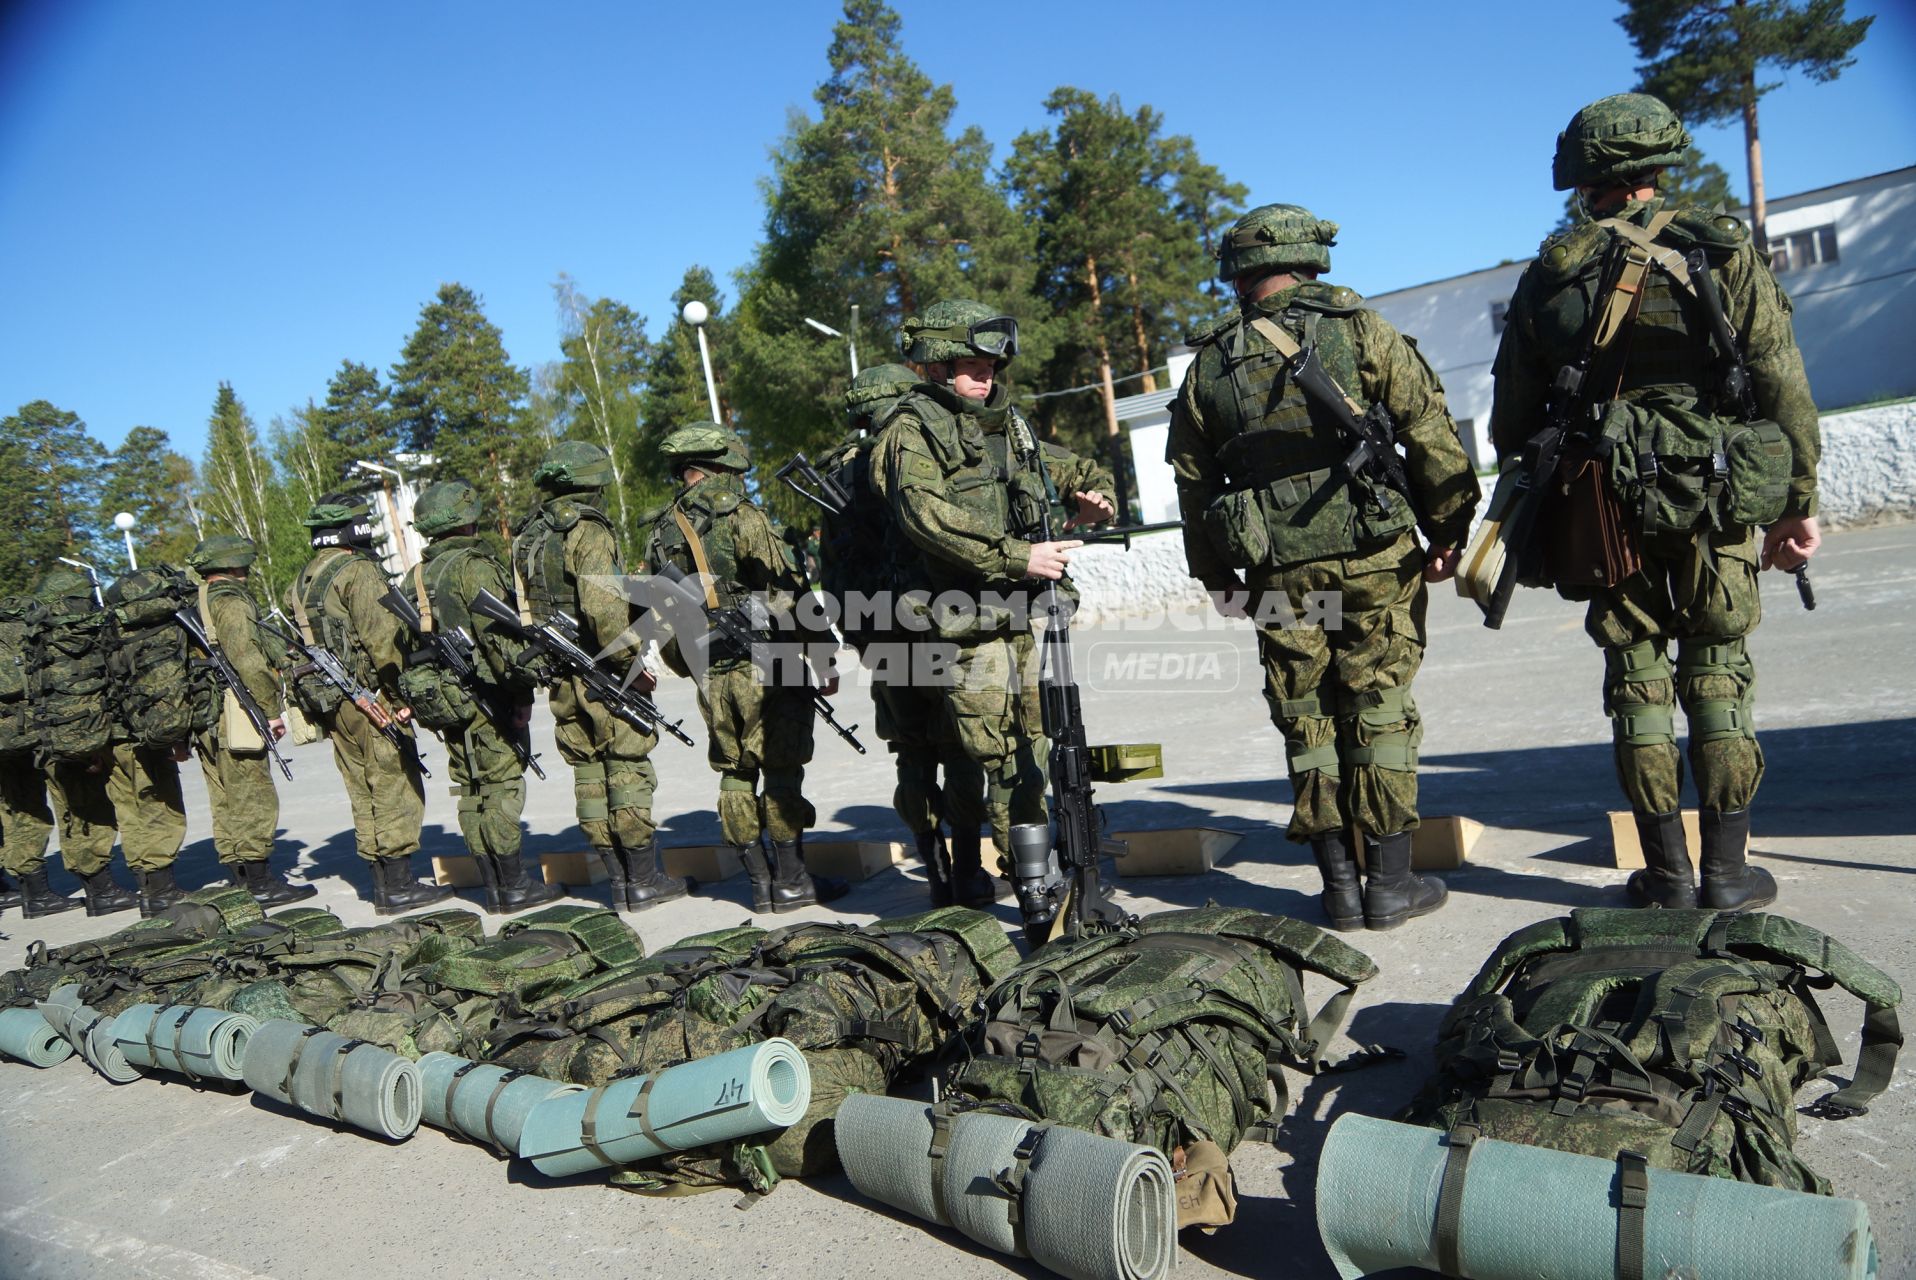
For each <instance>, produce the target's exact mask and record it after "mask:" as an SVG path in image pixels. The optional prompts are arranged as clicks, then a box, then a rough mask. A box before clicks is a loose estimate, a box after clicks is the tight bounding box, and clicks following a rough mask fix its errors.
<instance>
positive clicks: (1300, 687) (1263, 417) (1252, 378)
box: [1165, 204, 1478, 929]
mask: <svg viewBox="0 0 1916 1280" xmlns="http://www.w3.org/2000/svg"><path fill="white" fill-rule="evenodd" d="M1336 234H1337V224H1336V223H1334V222H1325V221H1322V220H1320V219H1319V218H1317V217H1315V216H1314V215H1312V214H1311V213H1310V212H1309V211H1308V210H1306V209H1303V208H1300V207H1298V206H1296V205H1287V204H1273V205H1264V206H1262V207H1260V208H1257V209H1253V210H1252V211H1251V212H1249V213H1247V214H1245V215H1244V217H1242V218H1240V219H1239V220H1238V222H1237V224H1236V225H1235V226H1234V227H1233V228H1232V229H1231V233H1230V235H1229V236H1228V237H1227V238H1226V240H1225V242H1224V245H1223V247H1222V249H1221V251H1220V253H1219V262H1218V278H1219V279H1221V280H1225V281H1228V282H1230V283H1231V285H1232V286H1233V287H1234V288H1235V290H1236V291H1237V296H1238V301H1239V304H1240V309H1239V313H1238V314H1237V315H1234V316H1231V317H1230V318H1228V319H1226V320H1224V321H1223V322H1221V323H1219V324H1217V325H1214V326H1212V327H1211V328H1209V329H1206V330H1203V331H1201V332H1200V333H1198V334H1197V335H1195V336H1194V337H1193V338H1192V339H1191V340H1190V341H1191V345H1192V346H1194V347H1196V348H1197V358H1196V360H1195V361H1193V363H1192V365H1191V370H1190V372H1189V373H1188V374H1187V375H1186V376H1185V379H1184V385H1183V386H1182V387H1180V388H1179V389H1178V394H1177V399H1176V401H1175V402H1174V404H1173V406H1172V411H1171V427H1170V433H1169V437H1168V440H1167V442H1166V446H1165V455H1166V460H1167V461H1169V462H1170V464H1171V466H1172V468H1173V470H1174V471H1175V472H1176V474H1177V486H1178V505H1179V508H1180V509H1181V511H1182V513H1183V517H1184V522H1185V524H1184V549H1185V556H1186V559H1187V560H1188V562H1189V564H1190V569H1191V576H1192V577H1194V578H1196V579H1198V580H1199V581H1200V582H1202V583H1203V584H1204V587H1205V589H1206V590H1207V591H1209V592H1210V593H1212V598H1213V600H1214V601H1215V602H1216V603H1217V606H1218V609H1219V611H1220V612H1222V613H1224V614H1226V615H1227V616H1239V617H1242V616H1247V605H1248V606H1249V607H1250V608H1249V611H1248V616H1250V617H1252V618H1253V620H1254V621H1255V622H1256V623H1257V638H1258V650H1259V653H1260V655H1261V657H1262V659H1263V662H1264V674H1265V698H1266V700H1267V701H1268V703H1269V704H1270V711H1271V719H1272V722H1273V723H1274V724H1275V725H1276V726H1277V729H1278V731H1279V732H1280V733H1282V734H1283V735H1284V745H1285V754H1286V758H1287V764H1288V766H1289V771H1290V777H1291V788H1292V791H1293V793H1294V795H1295V797H1296V807H1295V809H1294V810H1293V812H1292V815H1291V823H1290V829H1289V832H1288V834H1289V836H1290V838H1291V839H1292V840H1295V841H1299V842H1306V841H1308V842H1309V843H1310V845H1311V848H1312V851H1313V853H1314V854H1315V856H1316V861H1317V865H1318V870H1319V872H1320V873H1321V874H1322V877H1323V883H1324V892H1323V898H1322V901H1323V905H1324V909H1325V913H1326V914H1327V915H1328V916H1329V917H1330V922H1331V926H1332V927H1333V928H1336V929H1356V928H1359V927H1364V926H1368V927H1369V928H1372V929H1390V928H1395V927H1396V926H1398V925H1401V924H1403V923H1404V922H1405V921H1406V920H1408V919H1410V918H1411V917H1412V916H1415V915H1422V914H1424V913H1426V912H1430V911H1434V910H1436V909H1437V908H1438V907H1439V906H1441V905H1442V904H1443V901H1444V896H1445V890H1444V886H1443V884H1442V882H1441V881H1439V880H1436V879H1434V878H1426V877H1422V876H1416V875H1413V874H1412V873H1411V870H1410V856H1411V850H1410V839H1411V835H1410V833H1411V831H1412V829H1413V828H1415V827H1416V825H1417V820H1418V819H1417V744H1418V741H1419V739H1420V738H1421V737H1422V723H1421V721H1420V720H1419V719H1418V715H1417V704H1416V702H1415V701H1414V700H1413V699H1412V697H1411V692H1410V686H1411V680H1412V678H1413V677H1414V676H1415V675H1416V674H1417V667H1418V665H1419V664H1420V663H1421V662H1422V660H1423V655H1424V606H1425V588H1424V584H1425V581H1426V580H1429V581H1442V580H1443V579H1445V578H1448V577H1450V576H1451V575H1452V574H1453V573H1454V572H1455V569H1456V563H1457V557H1458V550H1459V548H1461V547H1462V546H1463V543H1464V539H1465V536H1466V535H1467V534H1468V532H1469V530H1470V520H1471V515H1472V513H1473V512H1474V511H1475V509H1476V505H1477V497H1478V489H1477V480H1476V477H1475V475H1474V474H1473V473H1472V471H1471V466H1470V460H1469V458H1468V457H1466V456H1465V454H1464V450H1463V446H1462V444H1461V443H1460V442H1459V441H1458V438H1457V427H1456V424H1455V423H1453V422H1452V421H1451V418H1450V413H1449V411H1448V410H1446V409H1445V407H1444V397H1443V390H1442V388H1441V387H1440V386H1439V384H1438V381H1437V377H1436V375H1435V374H1433V373H1432V372H1431V369H1430V366H1429V365H1428V364H1427V363H1425V361H1424V358H1423V356H1422V355H1421V354H1419V353H1418V351H1417V347H1416V344H1415V343H1414V342H1412V341H1411V340H1410V339H1409V338H1407V337H1405V336H1403V335H1401V334H1399V333H1398V332H1397V331H1396V330H1395V329H1393V328H1392V327H1391V326H1390V324H1389V323H1388V322H1387V321H1386V320H1385V319H1384V318H1383V317H1382V316H1380V315H1378V314H1377V313H1376V312H1375V311H1371V310H1368V309H1366V308H1365V307H1364V306H1363V305H1362V304H1363V299H1361V298H1360V297H1358V296H1357V294H1355V293H1353V292H1352V291H1351V290H1349V289H1345V288H1342V287H1340V286H1337V285H1332V284H1328V283H1322V282H1320V281H1319V280H1318V279H1317V277H1318V274H1319V273H1320V272H1324V271H1328V270H1330V246H1331V245H1332V244H1334V243H1335V237H1336ZM1286 347H1289V348H1291V349H1292V350H1293V351H1296V350H1300V349H1302V350H1311V351H1314V352H1315V353H1316V356H1317V358H1318V359H1319V360H1320V361H1321V362H1322V364H1323V367H1324V369H1325V371H1326V372H1327V373H1328V374H1329V375H1330V376H1331V378H1332V379H1333V380H1334V381H1335V382H1336V384H1337V385H1338V386H1339V387H1340V388H1341V389H1342V390H1343V391H1344V393H1345V394H1346V395H1347V396H1348V397H1350V398H1352V399H1353V400H1356V401H1359V402H1361V406H1362V407H1368V406H1369V405H1370V404H1372V403H1378V404H1382V405H1383V406H1384V407H1385V408H1386V409H1388V410H1389V412H1390V416H1391V418H1392V419H1393V420H1394V422H1395V430H1396V436H1397V443H1398V444H1399V445H1400V446H1401V447H1402V450H1403V454H1404V457H1403V463H1404V469H1405V473H1406V476H1407V478H1408V480H1409V483H1410V489H1411V491H1410V493H1408V494H1399V493H1394V492H1391V491H1388V490H1386V489H1385V487H1384V486H1383V485H1382V482H1381V481H1378V480H1375V479H1373V478H1371V477H1370V476H1368V475H1361V476H1356V477H1351V476H1348V475H1346V474H1344V473H1342V472H1341V471H1340V470H1339V469H1338V468H1339V464H1340V463H1341V462H1342V461H1343V459H1344V458H1345V457H1346V456H1348V455H1349V453H1350V452H1351V441H1350V440H1349V438H1348V437H1347V436H1346V434H1345V433H1344V432H1343V431H1341V430H1340V428H1339V427H1338V426H1337V425H1336V424H1335V422H1334V421H1333V420H1332V418H1331V415H1330V414H1329V413H1327V412H1325V411H1324V410H1323V409H1321V408H1320V407H1318V406H1317V405H1315V404H1313V403H1311V402H1310V401H1309V400H1308V399H1307V398H1306V397H1305V395H1304V392H1303V391H1302V389H1301V388H1300V387H1299V386H1298V384H1297V381H1296V379H1294V378H1293V377H1291V376H1290V372H1289V371H1290V367H1291V366H1290V364H1289V360H1288V358H1287V356H1286V354H1285V350H1284V349H1285V348H1286ZM1418 524H1421V525H1422V526H1423V529H1424V532H1425V536H1426V539H1427V542H1428V545H1420V544H1419V542H1418V539H1417V536H1416V526H1417V525H1418ZM1316 592H1331V593H1336V594H1337V595H1338V596H1340V597H1341V601H1342V617H1341V620H1340V623H1339V624H1338V625H1334V626H1333V625H1320V624H1319V623H1318V622H1317V621H1315V620H1314V619H1313V617H1312V615H1311V613H1310V612H1309V609H1308V602H1307V601H1306V599H1305V597H1306V595H1307V594H1309V593H1316ZM1352 827H1355V828H1356V829H1358V830H1359V831H1361V832H1362V833H1363V835H1364V837H1365V839H1366V841H1367V842H1368V844H1369V853H1368V857H1367V868H1368V875H1367V876H1366V877H1365V883H1364V885H1363V888H1362V890H1361V891H1360V889H1359V887H1358V874H1357V864H1356V859H1355V855H1354V853H1353V851H1352V849H1351V847H1350V843H1349V840H1348V838H1347V836H1346V831H1347V830H1348V829H1349V828H1352Z"/></svg>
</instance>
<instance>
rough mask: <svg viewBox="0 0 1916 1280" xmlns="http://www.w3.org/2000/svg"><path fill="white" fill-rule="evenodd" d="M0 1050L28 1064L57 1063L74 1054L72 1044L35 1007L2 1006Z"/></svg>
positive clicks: (57, 1064) (52, 1064)
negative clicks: (13, 1007) (7, 1007)
mask: <svg viewBox="0 0 1916 1280" xmlns="http://www.w3.org/2000/svg"><path fill="white" fill-rule="evenodd" d="M0 1053H4V1054H6V1055H7V1057H9V1058H17V1059H19V1060H20V1061H21V1062H24V1063H26V1064H27V1065H28V1066H34V1067H57V1066H59V1065H60V1064H61V1063H62V1062H65V1061H66V1060H67V1059H68V1058H71V1057H72V1056H73V1046H72V1045H71V1044H69V1043H68V1042H67V1038H66V1037H65V1036H63V1035H61V1034H60V1033H59V1032H58V1031H55V1030H54V1029H53V1024H52V1023H50V1022H48V1021H47V1020H46V1019H45V1018H43V1017H41V1016H40V1011H39V1010H38V1009H25V1008H22V1009H5V1010H0Z"/></svg>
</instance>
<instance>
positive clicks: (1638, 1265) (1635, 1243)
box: [1617, 1151, 1650, 1280]
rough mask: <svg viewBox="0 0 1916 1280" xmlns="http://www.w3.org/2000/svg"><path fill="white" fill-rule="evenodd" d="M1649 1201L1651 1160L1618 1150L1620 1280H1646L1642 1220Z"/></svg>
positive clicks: (1618, 1267) (1618, 1262)
mask: <svg viewBox="0 0 1916 1280" xmlns="http://www.w3.org/2000/svg"><path fill="white" fill-rule="evenodd" d="M1649 1204H1650V1162H1649V1161H1648V1160H1646V1159H1644V1157H1643V1156H1642V1155H1641V1154H1640V1153H1638V1152H1635V1151H1619V1152H1617V1280H1644V1271H1643V1260H1644V1259H1643V1253H1644V1249H1643V1222H1644V1218H1645V1217H1646V1216H1647V1215H1646V1214H1645V1209H1646V1208H1648V1206H1649Z"/></svg>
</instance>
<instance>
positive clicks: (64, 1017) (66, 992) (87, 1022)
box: [40, 986, 140, 1084]
mask: <svg viewBox="0 0 1916 1280" xmlns="http://www.w3.org/2000/svg"><path fill="white" fill-rule="evenodd" d="M40 1016H41V1017H42V1018H45V1019H46V1021H47V1025H48V1026H50V1027H52V1028H53V1029H54V1030H55V1031H58V1032H59V1033H60V1034H61V1035H63V1036H65V1037H66V1038H67V1040H68V1042H69V1043H70V1044H72V1045H73V1048H74V1050H75V1051H76V1052H77V1053H78V1054H79V1055H80V1056H81V1057H82V1058H85V1059H86V1061H87V1065H88V1066H90V1067H92V1068H93V1069H94V1070H95V1071H97V1072H99V1073H100V1074H101V1075H103V1076H105V1077H106V1078H107V1079H108V1080H111V1081H112V1082H113V1083H114V1084H127V1083H129V1082H131V1081H134V1080H138V1079H139V1078H140V1073H139V1070H138V1069H137V1068H135V1067H134V1066H133V1065H132V1064H131V1063H129V1062H128V1061H127V1060H126V1055H125V1054H124V1053H121V1052H120V1046H119V1044H118V1043H117V1042H115V1040H114V1039H113V1015H112V1014H108V1013H101V1012H100V1011H99V1010H98V1009H95V1008H92V1007H91V1006H89V1005H87V1004H85V1003H83V1002H82V1001H81V999H80V988H79V987H77V986H64V987H60V988H58V989H57V990H55V991H54V992H53V994H52V995H50V996H48V997H47V998H46V999H45V1000H43V1001H41V1002H40Z"/></svg>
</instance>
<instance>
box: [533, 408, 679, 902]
mask: <svg viewBox="0 0 1916 1280" xmlns="http://www.w3.org/2000/svg"><path fill="white" fill-rule="evenodd" d="M612 480H613V474H612V459H611V457H610V456H609V455H608V454H607V453H606V451H605V450H603V449H601V448H599V446H597V445H595V444H591V443H589V442H587V441H584V440H562V441H560V442H559V443H558V444H556V445H554V446H553V447H552V448H551V449H550V450H549V451H548V452H547V453H546V456H545V459H544V460H543V461H542V462H540V464H539V467H538V469H537V470H536V471H534V472H533V473H532V482H533V483H534V484H535V485H537V486H539V488H540V489H541V490H543V491H544V494H545V497H544V499H543V500H542V501H541V502H540V503H539V505H538V506H536V507H534V508H533V509H532V511H531V512H530V513H528V514H527V515H526V517H525V518H524V519H523V520H521V521H520V522H519V525H518V527H517V529H516V530H515V531H514V535H513V539H512V567H513V573H514V575H515V576H516V577H517V578H518V579H519V580H520V582H522V583H523V585H524V590H523V591H521V592H520V593H519V607H520V608H521V609H523V610H525V611H526V612H527V613H528V614H530V616H531V619H532V621H533V622H534V623H544V622H546V621H547V620H549V619H550V618H551V617H552V615H553V614H555V613H564V614H567V615H569V616H571V617H572V619H573V620H574V621H575V622H577V623H578V624H579V638H578V643H579V645H580V647H581V648H583V649H584V650H585V651H586V652H587V653H590V654H592V655H594V656H595V657H597V656H598V655H600V654H601V653H605V652H609V651H611V650H612V646H613V645H614V644H615V643H617V642H618V641H619V639H620V637H621V636H623V635H624V634H625V631H626V629H627V628H628V627H630V626H631V625H632V606H631V604H630V603H629V602H628V601H627V599H626V597H625V595H624V593H623V592H622V591H621V590H620V579H621V578H623V577H624V575H625V568H624V566H623V565H622V564H621V563H620V558H619V543H618V538H617V537H616V536H615V535H614V533H613V532H612V522H611V521H610V520H609V519H607V518H606V516H605V513H604V512H603V511H602V510H601V509H600V507H601V498H600V491H601V490H603V489H604V488H605V486H606V485H608V484H611V483H612ZM634 656H635V657H636V655H634ZM541 674H543V672H541ZM636 683H637V685H638V687H639V688H640V690H641V691H642V692H650V691H651V690H652V688H653V687H654V683H655V682H654V680H653V677H652V676H651V674H650V673H641V674H640V675H639V676H638V677H637V678H636ZM552 715H553V718H554V719H555V720H556V721H557V722H558V723H557V725H556V727H555V730H554V734H555V737H556V738H557V741H558V744H559V754H560V755H561V756H564V757H565V762H566V763H567V764H569V765H571V766H572V795H573V802H574V804H575V806H576V807H577V811H578V815H579V830H580V831H582V832H583V833H584V834H585V838H586V841H587V843H589V844H590V845H591V846H592V849H593V852H594V853H595V854H596V855H597V857H598V859H599V863H600V865H602V866H603V867H604V868H605V871H606V876H607V878H608V879H609V881H610V885H611V890H612V904H613V906H614V907H616V908H617V909H619V910H621V911H636V910H638V909H640V908H642V907H650V906H654V905H656V904H658V903H661V902H670V901H671V900H672V899H674V898H682V897H684V896H685V894H686V893H687V891H688V889H687V886H686V883H685V881H683V880H681V879H678V878H677V877H675V876H668V875H666V874H664V873H663V872H662V871H660V870H659V864H658V828H656V827H655V826H653V825H652V792H653V791H654V789H656V788H657V786H658V774H657V773H656V772H654V770H653V768H652V761H651V755H652V748H653V747H655V746H657V745H658V741H659V738H658V735H657V734H656V733H641V732H640V731H639V730H637V729H635V728H633V727H632V726H631V725H629V724H627V723H626V722H625V721H623V720H621V719H620V718H619V717H618V716H615V715H613V714H612V712H611V711H609V710H607V709H606V708H605V707H603V706H601V705H600V704H598V703H597V702H594V701H592V700H591V699H590V698H589V697H588V696H587V694H586V687H585V682H584V681H583V680H581V679H579V678H577V677H570V676H569V677H567V678H565V679H563V680H560V681H559V682H558V683H556V684H554V685H553V686H552Z"/></svg>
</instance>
